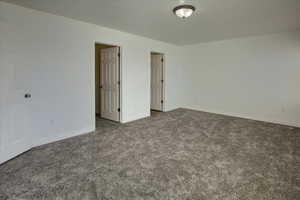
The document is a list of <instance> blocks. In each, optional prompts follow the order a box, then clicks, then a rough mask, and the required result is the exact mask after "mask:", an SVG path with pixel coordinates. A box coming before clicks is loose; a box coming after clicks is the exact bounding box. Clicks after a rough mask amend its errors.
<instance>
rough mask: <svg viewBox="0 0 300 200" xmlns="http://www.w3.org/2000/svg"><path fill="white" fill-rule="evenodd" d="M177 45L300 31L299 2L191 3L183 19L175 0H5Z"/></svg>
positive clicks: (229, 0) (201, 0)
mask: <svg viewBox="0 0 300 200" xmlns="http://www.w3.org/2000/svg"><path fill="white" fill-rule="evenodd" d="M4 1H6V2H10V3H14V4H18V5H21V6H24V7H28V8H33V9H37V10H41V11H45V12H49V13H53V14H56V15H62V16H65V17H69V18H73V19H77V20H81V21H85V22H90V23H94V24H98V25H101V26H105V27H109V28H113V29H118V30H121V31H125V32H129V33H133V34H137V35H141V36H145V37H148V38H152V39H156V40H161V41H164V42H169V43H173V44H177V45H187V44H195V43H201V42H209V41H215V40H224V39H229V38H235V37H243V36H251V35H262V34H268V33H277V32H283V31H292V30H297V29H300V0H226V1H225V0H193V1H192V2H193V5H195V6H196V8H197V10H196V13H195V15H193V16H192V17H191V18H188V19H186V20H182V19H179V18H177V17H176V16H174V15H173V13H172V8H173V7H174V6H176V5H177V4H178V3H179V0H4Z"/></svg>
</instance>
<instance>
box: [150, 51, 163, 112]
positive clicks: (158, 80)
mask: <svg viewBox="0 0 300 200" xmlns="http://www.w3.org/2000/svg"><path fill="white" fill-rule="evenodd" d="M164 63H165V61H164V54H162V53H156V52H151V112H152V114H153V113H154V112H155V111H159V112H162V111H163V110H164V104H165V101H164V96H165V95H164V66H165V64H164Z"/></svg>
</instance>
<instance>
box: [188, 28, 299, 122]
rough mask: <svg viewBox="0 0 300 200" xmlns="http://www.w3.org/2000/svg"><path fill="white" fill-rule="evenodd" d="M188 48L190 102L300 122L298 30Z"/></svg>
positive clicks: (211, 109)
mask: <svg viewBox="0 0 300 200" xmlns="http://www.w3.org/2000/svg"><path fill="white" fill-rule="evenodd" d="M186 50H187V51H188V54H189V55H190V58H191V59H190V61H191V62H190V64H191V65H189V67H188V73H189V74H190V77H191V82H190V87H188V88H190V91H189V93H190V98H189V102H188V104H187V107H189V108H192V109H197V110H203V111H208V112H214V113H222V114H228V115H233V116H240V117H245V118H251V119H257V120H263V121H268V122H276V123H281V124H287V125H294V126H299V127H300V92H299V87H300V31H296V32H289V33H281V34H273V35H266V36H260V37H249V38H241V39H233V40H226V41H219V42H211V43H206V44H198V45H192V46H186Z"/></svg>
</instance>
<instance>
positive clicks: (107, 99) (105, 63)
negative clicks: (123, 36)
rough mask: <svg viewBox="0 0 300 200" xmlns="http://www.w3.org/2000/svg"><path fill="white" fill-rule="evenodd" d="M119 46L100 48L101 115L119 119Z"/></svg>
mask: <svg viewBox="0 0 300 200" xmlns="http://www.w3.org/2000/svg"><path fill="white" fill-rule="evenodd" d="M118 54H119V47H113V48H107V49H101V117H103V118H106V119H110V120H113V121H120V112H119V108H120V101H119V99H120V98H119V96H120V94H119V93H120V88H119V87H120V85H119V80H120V73H119V72H120V70H119V67H120V66H119V56H118Z"/></svg>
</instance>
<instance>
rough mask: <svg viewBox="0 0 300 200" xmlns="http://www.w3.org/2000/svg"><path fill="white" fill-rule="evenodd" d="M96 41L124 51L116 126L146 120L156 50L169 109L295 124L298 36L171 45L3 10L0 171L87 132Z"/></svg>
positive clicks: (0, 6)
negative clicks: (33, 151)
mask: <svg viewBox="0 0 300 200" xmlns="http://www.w3.org/2000/svg"><path fill="white" fill-rule="evenodd" d="M95 42H99V43H107V44H112V45H119V46H121V48H122V82H123V84H122V108H123V110H122V122H128V121H132V120H135V119H139V118H143V117H147V116H149V115H150V113H149V110H150V52H151V51H155V52H161V53H164V54H165V59H166V80H165V83H166V98H165V100H166V101H165V103H166V104H165V109H166V110H171V109H175V108H178V107H188V108H193V109H198V110H203V111H209V112H215V113H223V114H229V115H234V116H241V117H246V118H253V119H258V120H264V121H271V122H278V123H283V124H289V125H295V126H300V93H299V85H300V32H292V33H283V34H275V35H268V36H261V37H251V38H242V39H234V40H227V41H220V42H212V43H207V44H199V45H193V46H185V47H178V46H174V45H170V44H166V43H163V42H159V41H154V40H150V39H147V38H143V37H139V36H135V35H132V34H128V33H123V32H120V31H116V30H112V29H107V28H103V27H99V26H96V25H93V24H88V23H83V22H79V21H75V20H71V19H67V18H64V17H60V16H55V15H51V14H46V13H43V12H39V11H34V10H31V9H26V8H22V7H19V6H15V5H11V4H7V3H4V2H0V92H1V93H0V94H1V95H0V145H1V146H0V163H1V162H3V161H5V160H7V159H9V158H11V157H13V156H15V155H17V154H18V153H20V152H22V151H24V150H27V149H28V148H30V147H32V146H37V145H40V144H43V143H48V142H52V141H55V140H59V139H62V138H66V137H70V136H74V135H79V134H82V133H86V132H89V131H92V130H94V128H95V119H94V113H95V93H94V92H95V90H94V87H95V86H94V78H95V76H94V69H95V68H94V62H95V59H94V44H95ZM27 92H29V93H31V94H32V98H31V99H25V98H24V94H25V93H27Z"/></svg>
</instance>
